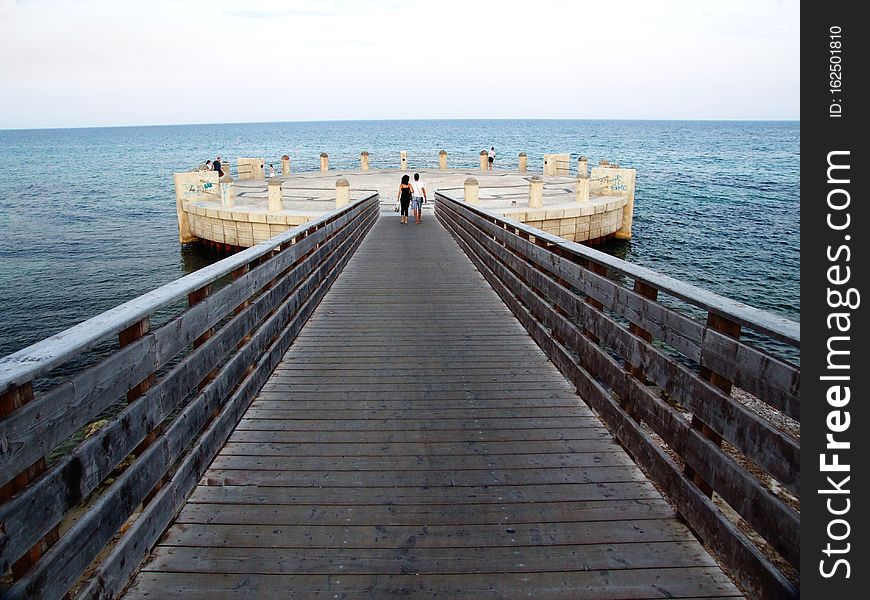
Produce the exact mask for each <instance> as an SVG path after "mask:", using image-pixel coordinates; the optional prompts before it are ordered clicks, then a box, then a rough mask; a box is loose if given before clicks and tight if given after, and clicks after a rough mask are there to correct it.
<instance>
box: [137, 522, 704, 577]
mask: <svg viewBox="0 0 870 600" xmlns="http://www.w3.org/2000/svg"><path fill="white" fill-rule="evenodd" d="M518 527H519V528H522V526H518ZM219 529H220V528H219ZM283 529H284V528H279V530H281V531H283ZM315 529H319V528H315ZM387 529H388V533H387V535H386V540H382V539H381V538H378V540H377V542H376V544H377V546H376V547H375V548H356V547H354V546H348V547H340V548H323V549H320V548H319V547H313V548H312V547H310V546H307V545H306V547H305V548H304V549H296V548H282V549H281V551H280V553H278V552H276V549H274V548H271V547H269V548H258V547H252V548H249V547H242V548H237V547H226V548H225V547H219V548H214V547H205V548H190V547H184V546H177V547H166V546H161V547H160V548H158V549H157V550H156V551H155V553H154V557H153V559H152V561H151V562H150V563H149V564H148V565H146V566H145V568H144V569H143V570H144V571H146V572H147V571H164V572H166V571H168V572H181V573H227V572H242V573H258V574H286V575H301V574H312V575H313V574H323V573H335V574H336V575H338V574H341V575H345V574H360V575H362V574H370V573H379V574H382V575H384V576H390V575H400V574H402V572H403V571H404V570H406V569H407V563H408V562H413V564H414V572H415V574H418V575H420V576H422V577H427V576H430V575H438V574H449V573H456V574H459V573H469V572H472V573H479V574H485V573H491V574H498V573H504V572H505V570H506V569H510V571H511V572H515V573H530V572H531V573H546V572H563V571H573V570H575V569H577V568H578V564H579V565H582V568H583V569H584V570H588V571H594V570H605V569H607V570H620V569H626V568H632V569H659V568H674V567H699V566H708V567H709V566H715V564H716V563H715V562H714V561H713V559H712V558H710V555H709V554H707V553H706V552H705V551H704V549H703V547H702V546H701V545H700V544H699V543H698V542H697V541H695V540H691V541H688V540H687V541H671V540H667V541H658V540H656V539H654V538H653V539H651V540H650V541H648V542H644V543H627V544H620V543H607V542H599V543H583V542H582V541H581V542H580V543H577V544H576V545H571V544H564V545H547V544H540V545H539V548H540V551H539V552H525V553H521V552H518V550H517V545H519V544H517V543H514V544H512V545H510V546H507V547H505V546H486V547H470V548H469V547H464V546H460V547H455V546H454V547H448V548H441V547H430V546H421V545H419V543H417V544H415V546H414V547H413V548H411V549H403V548H400V547H398V544H397V547H393V546H391V545H390V541H391V539H390V538H391V535H390V533H389V532H390V531H391V528H387ZM506 529H510V527H509V528H506V527H505V526H504V525H500V526H499V530H500V531H501V532H502V533H503V532H504V531H505V530H506ZM461 531H462V529H460V532H461ZM169 535H170V536H171V535H172V531H170V532H169ZM288 535H289V536H291V537H290V538H289V539H293V537H292V536H293V534H292V533H288ZM435 536H437V534H435ZM408 537H412V538H416V540H419V541H422V540H426V541H427V542H428V541H432V540H433V539H436V538H435V537H434V536H433V535H432V533H431V532H430V529H429V528H425V529H422V530H421V529H420V528H415V529H413V530H411V531H410V532H409V534H408ZM408 537H406V538H405V539H408ZM501 537H505V538H508V542H507V543H511V542H512V541H513V540H511V539H510V538H518V539H516V542H520V541H521V539H522V537H523V536H522V534H519V533H518V534H516V535H511V534H504V535H503V536H501ZM497 539H498V538H497V537H496V538H494V540H496V541H497ZM402 541H404V540H402ZM481 541H489V540H488V539H487V540H481ZM267 543H268V542H267ZM306 544H307V542H306ZM397 555H398V556H397ZM629 565H630V566H629Z"/></svg>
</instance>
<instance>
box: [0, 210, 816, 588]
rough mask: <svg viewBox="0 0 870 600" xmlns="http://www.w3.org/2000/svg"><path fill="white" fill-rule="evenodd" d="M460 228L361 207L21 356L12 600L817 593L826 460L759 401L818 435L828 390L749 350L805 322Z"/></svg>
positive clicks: (7, 514) (525, 230) (485, 227)
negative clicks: (806, 395) (805, 394)
mask: <svg viewBox="0 0 870 600" xmlns="http://www.w3.org/2000/svg"><path fill="white" fill-rule="evenodd" d="M436 206H437V208H436V210H437V215H438V220H437V221H436V220H435V219H433V218H431V217H430V216H429V215H426V217H427V218H426V219H425V221H424V223H423V224H421V225H415V224H413V223H412V224H407V225H401V224H399V222H398V218H392V215H393V213H392V212H390V213H389V214H381V215H379V214H378V212H379V208H378V197H377V195H374V196H372V197H369V198H366V199H363V200H360V201H356V202H353V203H352V204H351V205H349V206H347V207H344V208H342V209H339V210H336V211H334V212H333V213H330V214H328V215H326V216H325V217H323V218H322V219H319V220H318V221H316V222H313V223H306V224H305V225H303V226H300V227H298V228H296V229H293V230H291V231H288V232H287V233H285V234H282V235H281V236H278V237H277V238H274V239H273V240H271V241H270V242H268V243H266V244H261V245H259V246H255V247H253V248H250V249H248V250H245V251H243V252H241V253H239V254H236V255H234V256H232V257H229V258H227V259H225V260H224V261H221V262H220V263H217V264H216V265H212V266H211V267H208V268H206V269H203V270H202V271H199V272H197V273H194V274H193V275H190V276H188V277H186V278H184V279H182V280H179V281H178V282H174V283H173V284H170V286H166V287H165V288H161V289H160V290H156V291H155V292H153V293H152V295H151V296H150V297H148V298H146V297H142V298H140V299H137V300H136V301H133V302H131V303H128V304H127V305H124V306H122V307H118V309H115V311H114V312H113V311H110V313H111V314H109V313H107V314H105V315H101V317H99V318H96V319H95V320H92V322H90V323H86V324H83V325H81V326H78V328H74V329H73V330H70V331H69V332H65V333H64V334H61V337H58V336H55V338H49V340H46V341H45V342H43V343H41V345H37V346H35V347H31V348H29V349H25V350H24V351H21V352H19V353H16V354H15V355H11V356H10V357H7V358H5V359H3V360H2V361H0V382H2V383H3V385H4V389H5V390H6V392H5V394H6V395H5V396H4V401H5V402H4V413H3V415H4V416H3V418H2V420H0V439H3V440H4V446H3V448H2V449H0V461H2V462H0V466H2V469H3V473H4V477H3V482H2V483H3V484H5V486H4V488H3V491H4V495H3V496H2V498H0V499H2V501H3V504H2V505H0V522H2V524H3V533H0V558H2V561H3V565H4V569H10V568H11V569H12V575H13V579H14V581H13V582H12V583H11V584H10V585H9V586H8V587H7V588H6V589H5V591H4V593H3V597H8V598H30V597H46V598H62V597H63V596H64V595H65V594H66V593H67V591H68V590H71V589H72V590H73V591H74V597H76V598H115V597H124V598H163V597H179V598H209V599H210V600H212V599H217V598H258V599H259V598H297V597H298V598H309V597H311V598H314V597H324V598H325V597H331V598H387V597H394V596H403V597H413V598H428V597H449V598H466V597H474V598H512V597H526V596H533V597H538V598H664V597H679V598H713V597H717V598H720V597H739V596H742V595H743V592H746V593H747V594H748V595H749V596H750V597H753V598H755V597H758V598H783V597H796V596H797V590H795V588H794V587H793V586H792V584H791V583H789V581H788V580H787V578H786V577H785V576H784V575H783V574H782V573H781V572H780V570H779V568H778V566H777V565H778V564H791V565H792V566H793V567H794V568H797V561H798V550H797V548H798V546H797V544H798V541H799V533H798V522H799V514H798V512H797V511H796V510H795V509H794V508H793V507H792V506H791V505H789V504H788V502H787V501H786V500H787V498H784V497H781V495H780V494H781V493H782V492H781V490H786V492H785V494H786V495H787V494H794V495H797V494H798V493H799V463H798V455H799V443H798V442H797V441H796V440H795V439H793V438H791V437H790V436H789V435H788V434H787V432H783V431H781V430H780V429H779V428H777V427H776V426H775V425H774V424H772V423H770V422H768V421H767V420H765V419H763V418H762V417H760V416H758V415H757V414H755V413H754V412H753V411H752V409H751V407H748V406H745V405H744V404H742V403H740V402H739V401H737V400H735V399H734V398H732V396H731V393H730V392H731V386H732V384H733V385H735V386H739V387H741V388H742V389H744V390H746V391H747V392H748V393H750V394H752V395H753V396H754V397H755V398H757V399H759V401H762V402H765V403H768V404H770V405H771V406H773V407H775V409H776V410H777V411H779V412H780V413H782V414H783V415H784V416H785V417H786V418H791V419H797V418H798V414H799V380H800V369H799V367H796V366H794V365H792V364H790V363H789V362H788V361H787V360H784V359H781V358H777V357H776V356H773V355H772V354H770V353H769V352H765V351H762V350H759V349H757V348H755V347H753V346H752V345H750V344H747V343H744V342H743V341H741V340H740V339H739V332H740V331H741V330H750V329H751V330H753V331H755V332H758V333H759V334H760V335H765V336H768V337H769V338H772V339H775V340H778V341H780V342H784V343H787V344H792V345H797V344H799V329H798V328H797V325H796V324H795V323H791V322H789V321H786V320H783V319H780V318H777V317H773V316H771V315H767V314H765V313H762V312H760V311H755V310H753V309H750V308H748V307H745V306H743V305H739V304H737V303H734V302H731V301H729V300H727V299H724V298H721V297H718V296H715V295H714V294H710V293H708V292H703V291H702V290H698V289H697V288H693V287H691V286H689V285H687V284H684V283H682V282H676V281H674V280H671V279H669V278H667V277H664V276H661V275H659V274H656V273H653V272H651V271H648V270H646V269H642V268H639V267H634V266H632V265H629V264H628V263H624V262H623V261H619V260H618V259H615V258H612V257H608V256H606V255H603V254H601V253H599V252H596V251H594V250H590V249H588V248H584V247H582V246H578V245H577V244H572V243H568V242H564V240H559V239H558V238H556V237H555V236H551V235H549V234H545V233H544V232H542V231H540V230H536V229H533V228H530V227H528V226H526V225H523V224H521V223H518V222H513V221H509V220H506V219H504V218H501V217H498V216H495V215H491V214H488V213H486V211H484V210H482V209H479V208H475V207H470V206H468V205H465V204H464V203H462V202H459V201H456V200H454V199H451V198H449V197H447V196H444V195H440V196H439V198H438V200H437V205H436ZM469 259H470V260H469ZM227 275H232V282H231V283H228V284H226V285H223V286H222V287H221V286H218V285H217V284H218V282H220V281H224V280H225V279H226V276H227ZM626 283H628V285H626ZM660 295H661V296H665V295H669V296H671V297H676V298H679V299H680V300H681V301H682V302H686V303H689V304H692V305H694V306H695V307H696V310H705V311H708V312H709V315H710V316H709V317H708V319H707V322H706V323H705V322H704V321H703V320H701V321H698V320H695V319H693V318H691V317H690V316H686V315H684V314H682V313H681V312H678V311H677V310H676V309H674V308H672V307H669V306H668V305H667V304H663V303H662V302H661V299H660V298H659V296H660ZM179 299H186V301H187V304H188V306H189V307H188V308H181V309H178V310H179V311H180V312H178V314H177V315H175V316H173V317H171V318H169V319H168V320H165V322H163V323H159V324H158V323H156V321H157V314H159V311H161V310H166V307H170V306H173V305H177V302H178V300H179ZM151 319H153V320H155V324H154V325H153V327H152V324H151ZM118 334H120V336H121V337H120V342H119V344H118V348H117V350H114V351H112V352H111V353H110V354H109V355H108V357H105V358H104V357H97V358H95V359H94V361H93V363H92V364H90V365H88V366H86V367H83V368H81V369H80V370H79V371H78V372H76V373H75V374H73V375H72V376H71V377H70V378H69V379H68V380H67V383H63V382H62V383H60V384H59V385H57V386H56V387H54V388H51V389H49V390H48V391H46V392H44V393H38V394H33V393H32V389H33V386H32V382H33V381H35V380H38V379H39V378H41V377H43V376H45V375H46V374H47V373H49V372H50V371H51V370H52V369H53V368H55V367H57V366H58V365H61V364H64V363H66V362H68V361H70V360H71V359H73V358H75V357H77V356H82V355H83V354H85V353H87V352H88V350H89V349H90V348H93V347H94V346H95V345H96V344H97V343H98V342H99V341H101V340H105V339H106V338H107V337H111V336H113V335H118ZM687 361H694V362H695V363H696V364H697V365H698V368H694V369H693V368H691V367H690V366H688V365H687ZM58 390H59V391H58ZM578 392H579V395H578ZM125 394H126V396H127V398H128V400H127V404H126V408H125V409H124V410H123V411H122V412H121V413H120V414H118V415H117V416H116V417H114V418H113V419H112V420H110V421H109V423H108V424H106V425H105V426H103V427H102V428H101V429H99V430H98V431H97V432H96V434H94V435H93V436H92V437H90V438H88V439H86V440H85V441H84V442H82V443H81V444H80V445H79V446H78V447H76V448H75V449H74V450H73V451H71V452H70V453H69V454H67V455H66V456H64V457H61V458H59V459H57V460H56V461H54V462H53V464H46V461H45V460H44V458H43V457H44V456H45V455H46V454H48V452H49V451H50V450H51V449H52V448H54V447H55V446H56V445H58V443H60V442H62V441H63V440H65V439H68V438H69V437H70V436H74V435H75V432H76V431H78V430H80V429H81V428H82V427H83V426H85V425H86V424H87V423H88V422H90V421H91V420H92V419H93V418H95V416H96V415H97V414H99V413H100V411H102V410H103V409H104V408H105V407H106V406H108V405H109V404H111V403H112V402H117V399H118V397H119V396H124V395H125ZM40 461H41V463H42V464H41V466H40ZM122 461H128V465H127V466H126V468H125V469H124V470H123V471H121V472H120V474H119V472H118V470H117V468H116V467H117V466H118V464H119V463H121V462H122ZM750 463H751V465H752V466H751V468H750V467H748V465H749V464H750ZM19 473H20V475H19ZM771 480H774V481H776V482H777V486H778V487H777V490H773V489H772V488H771V487H770V481H771ZM95 491H99V495H98V497H97V498H96V499H93V497H92V500H91V501H90V502H89V503H88V502H86V503H85V504H86V507H85V509H84V511H83V512H82V516H80V517H79V518H78V519H77V520H76V521H75V523H74V524H69V523H67V522H66V521H65V520H64V516H65V515H67V514H68V513H70V512H71V511H73V510H74V509H76V508H77V507H79V509H80V508H81V507H80V505H81V501H82V499H83V498H86V497H88V496H89V495H90V494H92V493H93V492H95ZM723 502H724V503H727V504H728V505H729V509H728V511H725V510H723V509H722V506H721V503H723ZM730 512H733V513H736V514H739V515H740V517H741V518H742V520H743V524H742V525H741V527H744V529H741V528H739V527H738V526H737V525H736V524H735V522H734V520H733V517H732V516H729V514H730ZM60 525H62V527H59V526H60ZM746 527H748V528H749V529H750V530H751V531H752V532H754V533H753V537H755V538H756V539H758V538H763V539H764V540H765V542H764V543H765V544H766V545H767V546H766V548H765V549H763V551H762V549H760V548H758V547H756V545H755V543H754V542H753V541H752V539H750V537H749V536H748V535H747V534H746V533H745V528H746ZM711 553H712V554H711ZM771 553H772V554H773V555H777V556H778V557H779V559H777V560H779V561H780V562H777V560H774V559H771V558H770V556H771ZM714 555H715V557H716V558H715V559H714ZM720 564H721V565H723V566H724V567H725V568H726V569H727V572H728V574H727V575H726V572H725V571H723V569H722V567H721V566H720ZM735 581H736V583H737V584H739V586H740V588H738V587H737V586H736V585H735V583H734V582H735ZM741 588H742V590H743V592H742V591H741Z"/></svg>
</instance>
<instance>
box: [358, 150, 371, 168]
mask: <svg viewBox="0 0 870 600" xmlns="http://www.w3.org/2000/svg"><path fill="white" fill-rule="evenodd" d="M359 169H360V171H368V170H369V151H368V150H363V151H362V152H360V153H359Z"/></svg>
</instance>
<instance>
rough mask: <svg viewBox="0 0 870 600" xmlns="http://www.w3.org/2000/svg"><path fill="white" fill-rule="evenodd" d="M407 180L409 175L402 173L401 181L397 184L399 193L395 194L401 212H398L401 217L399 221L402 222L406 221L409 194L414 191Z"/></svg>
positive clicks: (409, 201) (409, 200)
mask: <svg viewBox="0 0 870 600" xmlns="http://www.w3.org/2000/svg"><path fill="white" fill-rule="evenodd" d="M409 180H410V177H408V176H407V175H402V183H401V184H399V193H398V194H397V195H396V197H397V198H398V200H399V206H400V207H401V212H400V213H399V216H400V217H401V219H400V221H399V222H400V223H402V224H405V223H407V222H408V205H410V204H411V196H412V195H413V193H414V190H413V188H412V187H411V184H410V183H409Z"/></svg>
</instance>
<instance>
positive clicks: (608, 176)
mask: <svg viewBox="0 0 870 600" xmlns="http://www.w3.org/2000/svg"><path fill="white" fill-rule="evenodd" d="M636 177H637V170H636V169H623V168H618V167H593V168H592V170H591V172H590V173H589V183H590V190H589V193H590V194H597V195H600V196H622V197H624V198H625V205H624V206H623V208H622V223H621V225H620V227H619V229H618V230H617V231H616V232H614V237H616V238H617V239H620V240H630V239H631V225H632V223H633V221H634V185H635V179H636Z"/></svg>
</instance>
